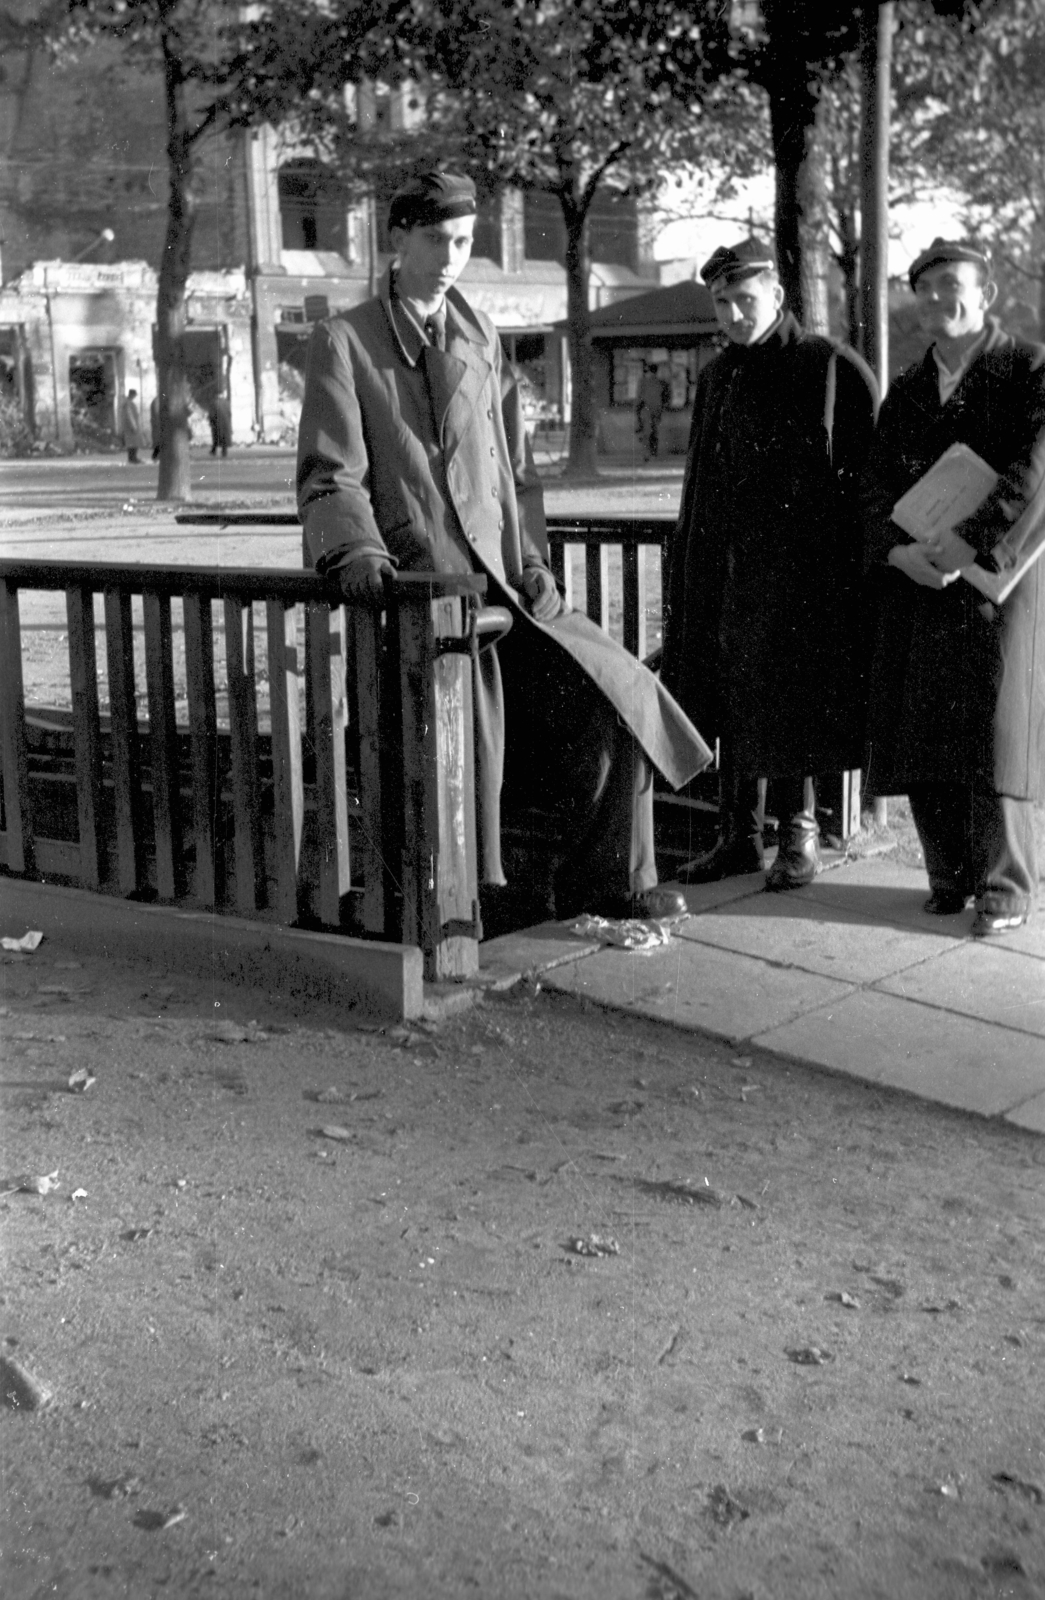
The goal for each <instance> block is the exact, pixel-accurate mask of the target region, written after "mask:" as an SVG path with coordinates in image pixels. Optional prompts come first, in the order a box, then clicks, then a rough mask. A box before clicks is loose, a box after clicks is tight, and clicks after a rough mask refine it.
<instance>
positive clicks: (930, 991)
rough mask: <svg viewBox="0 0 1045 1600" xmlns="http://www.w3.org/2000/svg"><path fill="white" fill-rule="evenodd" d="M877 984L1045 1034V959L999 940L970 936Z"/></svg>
mask: <svg viewBox="0 0 1045 1600" xmlns="http://www.w3.org/2000/svg"><path fill="white" fill-rule="evenodd" d="M847 970H848V963H847ZM878 987H879V988H880V989H884V990H885V991H886V992H887V993H889V994H896V995H902V996H904V997H905V998H906V999H909V1000H920V1001H922V1002H923V1003H925V1004H927V1005H933V1006H939V1007H941V1008H942V1009H943V1010H945V1011H956V1012H959V1013H960V1014H961V1015H963V1016H966V1017H979V1019H980V1021H981V1022H996V1023H997V1024H998V1025H999V1026H1000V1027H1002V1028H1016V1029H1018V1030H1019V1031H1021V1032H1023V1033H1033V1034H1036V1035H1037V1036H1038V1037H1039V1038H1045V962H1041V961H1039V960H1038V959H1037V958H1036V957H1035V956H1025V955H1022V954H1021V953H1020V951H1018V950H1012V949H1006V948H1005V946H1004V945H1003V944H1002V943H1001V942H1000V941H999V943H998V944H991V943H988V942H987V941H986V940H983V939H975V940H966V941H965V942H964V943H962V944H960V945H957V946H955V947H954V948H953V949H951V950H948V951H947V952H946V953H945V954H943V955H941V956H939V957H938V958H937V959H936V960H935V961H927V962H924V963H922V964H921V965H920V966H917V967H912V968H910V969H909V970H908V971H906V972H902V973H901V972H897V973H895V974H894V975H892V976H891V977H887V978H884V979H883V980H882V981H881V983H880V984H879V985H878Z"/></svg>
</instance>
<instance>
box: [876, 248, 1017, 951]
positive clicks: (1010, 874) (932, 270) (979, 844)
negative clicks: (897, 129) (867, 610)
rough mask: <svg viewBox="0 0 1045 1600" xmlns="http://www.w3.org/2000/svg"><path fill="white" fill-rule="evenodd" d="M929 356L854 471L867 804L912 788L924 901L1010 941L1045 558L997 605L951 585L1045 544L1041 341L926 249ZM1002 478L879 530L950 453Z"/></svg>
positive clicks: (893, 400) (966, 256) (982, 281)
mask: <svg viewBox="0 0 1045 1600" xmlns="http://www.w3.org/2000/svg"><path fill="white" fill-rule="evenodd" d="M910 284H911V288H912V289H913V290H914V294H915V298H916V300H917V303H918V310H919V316H920V321H921V328H922V332H923V333H924V335H925V337H926V338H927V339H928V340H930V341H931V342H930V345H929V349H928V350H927V352H926V354H925V357H924V359H923V360H922V361H921V362H919V363H918V364H917V365H915V366H913V367H909V368H908V369H907V371H905V372H903V373H902V374H901V375H900V377H898V378H897V379H896V380H895V382H894V383H893V385H892V387H891V389H890V390H889V394H888V396H887V398H886V400H885V403H884V404H883V406H882V413H881V416H880V418H879V422H878V429H877V432H876V435H875V440H874V444H873V446H872V450H871V456H870V459H869V462H868V468H867V473H866V479H865V490H864V508H865V518H866V530H867V531H866V537H867V560H868V564H869V569H870V570H871V571H872V573H873V574H874V579H875V585H876V589H877V620H876V635H875V648H874V654H873V659H872V667H871V679H870V698H869V712H868V756H867V767H868V773H869V778H870V782H871V784H872V785H873V787H874V789H875V791H876V792H877V793H878V794H907V795H908V796H909V797H910V802H911V812H912V815H913V817H914V821H915V825H916V826H917V829H918V834H919V837H920V838H921V842H922V848H923V852H924V855H925V865H926V868H927V871H928V876H929V887H930V889H931V891H932V892H931V894H930V896H929V899H928V900H927V901H926V905H925V909H926V910H927V911H929V912H932V913H935V914H937V915H939V916H955V915H957V914H959V913H960V912H962V911H963V910H964V909H965V907H966V904H967V902H968V900H969V899H970V897H973V896H974V897H975V913H974V919H973V925H972V932H973V933H974V934H975V935H977V936H979V937H983V936H991V935H997V934H1004V933H1006V932H1007V931H1009V930H1010V929H1013V928H1018V927H1019V926H1020V925H1021V924H1022V923H1024V922H1025V921H1026V920H1027V917H1028V916H1029V915H1030V912H1031V909H1032V906H1033V903H1034V898H1035V891H1036V887H1037V877H1038V873H1037V861H1036V851H1035V837H1034V815H1033V804H1034V801H1035V800H1038V801H1040V800H1042V799H1043V798H1045V561H1041V560H1039V561H1037V562H1036V563H1035V564H1034V565H1033V566H1031V567H1030V568H1029V569H1028V570H1027V571H1025V572H1024V573H1023V575H1022V577H1020V579H1019V581H1018V582H1017V583H1016V585H1015V587H1014V588H1013V589H1012V591H1011V593H1010V594H1009V595H1008V598H1007V599H1005V600H1004V601H1002V602H1001V603H1000V604H994V603H993V602H992V601H990V600H988V599H986V598H985V596H984V594H983V593H982V592H981V591H980V590H979V589H978V588H977V587H976V586H975V585H974V584H972V583H969V582H967V581H965V580H964V579H963V578H961V577H960V576H959V573H960V570H961V569H962V568H963V567H969V566H971V565H977V566H979V567H982V568H984V569H986V571H987V572H989V573H1000V574H1005V573H1008V572H1013V571H1014V570H1017V569H1018V568H1019V567H1020V566H1021V565H1022V564H1023V560H1024V559H1025V558H1026V556H1027V554H1028V553H1030V552H1031V551H1033V550H1034V549H1036V548H1037V547H1039V546H1040V545H1041V543H1042V541H1043V540H1045V346H1042V345H1040V344H1031V343H1029V342H1027V341H1025V340H1022V339H1014V338H1012V337H1011V336H1010V335H1009V334H1007V333H1005V332H1003V330H1002V329H1001V327H1000V326H999V325H998V323H997V321H996V320H995V318H994V317H991V316H988V314H987V313H988V308H989V307H990V306H991V304H992V303H993V301H994V298H995V295H996V292H997V291H996V289H995V285H994V283H993V282H992V280H991V269H990V259H989V257H988V255H987V253H986V251H984V250H983V249H981V248H980V247H979V246H978V245H977V244H975V243H973V242H970V241H968V240H963V239H959V240H951V239H934V240H933V242H932V244H931V245H930V246H929V247H928V249H927V250H924V251H923V252H922V254H921V255H920V256H918V258H917V260H916V261H915V262H914V263H913V264H912V266H911V269H910ZM955 444H963V445H966V446H968V448H969V449H971V450H973V451H975V453H976V454H977V455H978V456H980V457H981V458H982V460H984V461H986V462H987V464H988V466H990V467H992V468H993V469H994V471H995V472H996V473H997V474H998V483H997V487H996V488H995V489H994V490H993V492H992V493H990V494H989V495H988V496H987V498H986V499H985V500H984V501H983V502H982V504H981V505H980V507H979V509H978V510H977V511H976V512H975V513H974V514H973V515H972V516H969V517H967V518H965V519H964V520H963V521H961V522H959V523H958V524H957V526H956V527H955V528H953V529H952V530H951V531H950V532H948V533H943V534H941V535H938V536H937V537H936V538H935V539H933V540H932V541H930V542H928V543H923V542H920V541H917V540H914V539H911V538H909V537H908V536H907V534H906V533H904V532H902V531H901V529H900V528H899V527H898V526H897V524H896V523H895V522H893V521H892V520H891V517H892V511H893V507H894V505H895V504H896V501H897V500H898V499H899V498H900V497H901V496H902V495H903V494H905V493H906V492H907V490H908V489H910V488H911V487H912V485H913V484H915V483H916V482H917V480H918V479H919V478H921V477H922V476H923V474H924V473H925V472H927V471H928V469H929V468H930V467H931V466H933V464H934V463H935V462H936V461H937V460H938V459H939V457H940V456H941V455H942V454H943V453H944V451H945V450H947V449H948V448H949V447H950V446H951V445H955Z"/></svg>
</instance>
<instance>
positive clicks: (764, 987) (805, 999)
mask: <svg viewBox="0 0 1045 1600" xmlns="http://www.w3.org/2000/svg"><path fill="white" fill-rule="evenodd" d="M543 981H544V982H545V984H546V985H547V986H548V987H549V988H551V989H559V990H562V991H563V992H564V993H568V994H576V995H581V996H583V997H584V998H586V999H589V1000H595V1001H598V1002H599V1003H600V1004H603V1005H611V1006H615V1007H617V1008H618V1009H621V1010H626V1011H634V1012H637V1013H639V1014H640V1015H642V1016H646V1017H654V1018H656V1019H657V1020H658V1021H659V1022H670V1023H674V1024H675V1025H676V1026H677V1027H680V1028H699V1029H700V1030H701V1031H703V1032H706V1033H714V1034H719V1035H721V1036H723V1037H725V1038H727V1039H747V1038H749V1037H750V1036H751V1035H752V1034H756V1033H762V1032H764V1031H765V1030H767V1029H770V1028H773V1027H776V1026H778V1025H780V1024H783V1023H785V1022H787V1021H788V1020H790V1019H793V1018H795V1017H798V1016H800V1015H801V1014H802V1013H803V1012H804V1011H810V1010H814V1009H816V1008H818V1007H821V1006H824V1005H828V1004H830V1003H831V1002H834V1001H841V1000H844V998H845V997H846V995H848V994H851V993H852V985H850V984H846V983H840V982H836V981H833V980H832V979H830V978H823V977H820V976H818V975H816V974H813V973H808V972H800V971H798V970H796V969H795V968H793V967H791V968H783V967H774V966H769V965H767V964H766V963H765V962H764V961H758V960H754V959H753V958H751V957H749V956H743V955H735V954H733V953H732V952H729V951H725V950H716V949H714V948H713V947H712V946H710V945H702V944H697V943H695V942H693V941H692V940H684V939H673V940H672V943H671V944H670V945H664V946H662V947H661V948H660V949H658V950H653V951H649V952H643V953H640V952H634V951H626V950H602V951H600V952H599V954H598V955H594V956H588V957H587V958H586V959H584V960H581V961H575V962H571V963H570V964H569V965H566V966H561V967H556V968H555V970H554V971H552V972H549V973H548V974H547V975H546V976H545V978H544V980H543Z"/></svg>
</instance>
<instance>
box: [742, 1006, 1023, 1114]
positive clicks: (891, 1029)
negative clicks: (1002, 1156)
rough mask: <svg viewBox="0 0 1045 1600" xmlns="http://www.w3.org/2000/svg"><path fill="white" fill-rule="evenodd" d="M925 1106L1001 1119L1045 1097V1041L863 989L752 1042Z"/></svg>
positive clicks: (771, 1030)
mask: <svg viewBox="0 0 1045 1600" xmlns="http://www.w3.org/2000/svg"><path fill="white" fill-rule="evenodd" d="M752 1043H754V1044H757V1045H759V1046H761V1047H762V1048H764V1049H766V1050H775V1051H779V1052H780V1053H781V1054H784V1055H789V1056H797V1057H798V1058H799V1059H801V1060H803V1061H812V1062H816V1063H817V1064H818V1065H820V1066H823V1067H830V1068H832V1069H834V1070H835V1071H840V1072H844V1073H846V1074H847V1076H849V1077H853V1078H863V1079H864V1080H866V1081H867V1082H868V1083H877V1084H881V1085H883V1086H888V1087H889V1088H892V1089H905V1090H907V1091H909V1092H910V1093H911V1094H916V1095H919V1096H921V1097H922V1098H923V1099H926V1100H935V1101H938V1102H939V1103H940V1104H942V1105H948V1106H954V1107H957V1108H958V1109H960V1110H963V1111H975V1112H978V1113H980V1115H982V1116H1000V1115H1002V1114H1003V1113H1005V1112H1007V1111H1011V1110H1013V1109H1014V1108H1016V1107H1018V1106H1021V1105H1023V1104H1024V1103H1025V1102H1027V1101H1028V1100H1030V1099H1032V1098H1033V1097H1035V1096H1036V1095H1039V1094H1041V1093H1043V1092H1045V1041H1043V1040H1041V1039H1037V1038H1034V1037H1033V1036H1032V1035H1031V1034H1027V1033H1017V1032H1015V1031H1014V1030H1012V1029H1009V1028H998V1027H994V1026H992V1025H991V1024H990V1023H987V1022H981V1021H980V1020H979V1019H978V1018H974V1017H963V1016H955V1015H954V1014H953V1013H949V1012H944V1011H938V1010H936V1009H935V1008H934V1007H932V1006H924V1005H919V1004H918V1003H917V1002H915V1001H911V1000H903V999H900V998H899V997H897V996H895V995H891V994H883V993H881V992H879V991H875V990H862V991H859V992H857V993H853V994H850V995H849V996H847V997H844V998H843V999H842V1000H841V1001H839V1002H838V1003H837V1004H833V1005H830V1006H824V1007H822V1008H821V1009H820V1010H818V1011H815V1012H808V1013H806V1014H805V1015H803V1016H801V1017H796V1018H795V1019H794V1020H792V1021H791V1022H788V1023H785V1024H784V1025H783V1026H781V1027H778V1028H773V1029H770V1030H768V1031H767V1032H766V1033H763V1034H760V1035H759V1036H758V1037H757V1038H755V1039H754V1040H752Z"/></svg>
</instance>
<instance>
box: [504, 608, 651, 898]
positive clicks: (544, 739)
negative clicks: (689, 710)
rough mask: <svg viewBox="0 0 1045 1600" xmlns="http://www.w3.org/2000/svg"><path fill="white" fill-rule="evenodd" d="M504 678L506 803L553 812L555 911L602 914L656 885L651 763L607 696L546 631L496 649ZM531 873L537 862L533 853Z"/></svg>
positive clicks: (551, 854)
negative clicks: (613, 904) (604, 908)
mask: <svg viewBox="0 0 1045 1600" xmlns="http://www.w3.org/2000/svg"><path fill="white" fill-rule="evenodd" d="M498 650H499V654H500V657H501V668H502V671H503V674H504V701H505V727H506V740H505V754H506V759H505V785H504V809H505V811H507V810H508V809H509V807H511V808H512V809H513V811H515V812H516V813H517V814H518V813H519V812H520V811H521V812H523V814H525V811H526V809H527V808H528V807H530V806H537V807H539V808H540V810H541V812H542V813H544V814H545V816H550V818H551V822H552V830H553V838H552V840H551V841H550V843H551V849H550V852H549V853H548V860H549V864H550V868H551V873H552V879H553V884H554V897H555V905H556V911H557V914H558V915H559V916H570V915H572V914H574V913H575V912H578V911H586V910H598V909H599V907H600V905H605V904H607V903H609V902H611V901H616V900H622V899H626V898H627V897H628V896H629V895H631V894H632V893H636V892H641V891H642V890H644V889H649V888H652V887H653V886H654V885H655V884H656V882H657V870H656V862H655V857H654V843H653V780H652V772H651V769H650V766H649V763H648V761H647V760H646V758H645V756H644V755H643V754H642V751H641V750H640V749H639V747H638V745H637V744H636V743H635V740H634V738H633V737H632V735H631V732H630V730H629V729H627V728H626V727H625V726H624V725H623V723H622V722H621V721H620V719H619V718H618V716H617V713H616V711H615V710H614V708H613V707H612V706H611V705H610V703H609V701H608V700H607V699H606V698H605V696H604V695H602V693H601V692H600V691H599V690H598V689H597V688H596V687H595V685H594V684H593V683H592V682H591V680H590V679H589V678H588V677H587V675H586V674H585V673H583V672H582V671H581V670H580V669H579V668H578V667H577V666H576V664H575V663H574V662H573V661H572V660H571V659H570V658H569V657H568V656H567V655H566V654H565V653H564V652H563V651H561V650H560V649H559V648H558V647H557V646H556V645H554V644H553V643H551V641H549V640H545V639H544V638H542V637H541V636H540V635H534V634H532V633H529V632H528V633H527V634H523V635H521V636H520V637H517V638H513V637H512V635H509V636H508V639H507V640H505V641H504V642H503V643H502V644H501V645H499V646H498ZM531 859H532V861H533V867H534V870H535V871H537V872H539V870H540V868H539V866H538V863H537V861H536V851H531Z"/></svg>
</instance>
